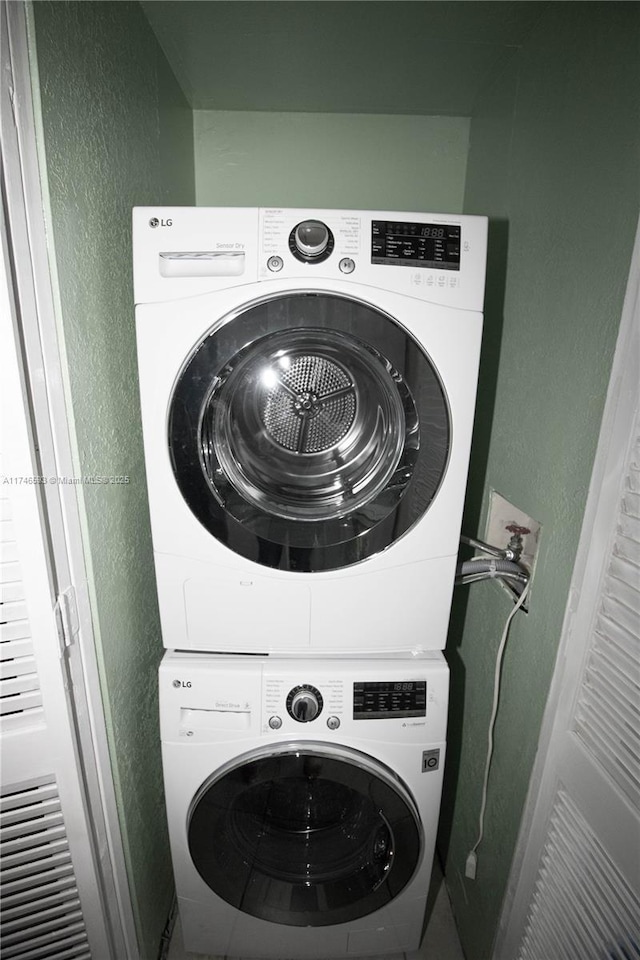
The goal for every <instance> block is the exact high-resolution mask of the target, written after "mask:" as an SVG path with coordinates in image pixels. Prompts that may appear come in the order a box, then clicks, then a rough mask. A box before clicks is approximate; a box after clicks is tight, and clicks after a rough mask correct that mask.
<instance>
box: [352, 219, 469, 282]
mask: <svg viewBox="0 0 640 960" xmlns="http://www.w3.org/2000/svg"><path fill="white" fill-rule="evenodd" d="M461 235H462V234H461V229H460V227H459V226H455V225H454V224H449V223H444V224H440V223H397V222H395V221H391V220H374V221H373V223H372V224H371V263H377V264H388V265H392V266H400V267H414V268H415V267H418V268H421V267H428V268H430V269H432V270H459V269H460V243H461Z"/></svg>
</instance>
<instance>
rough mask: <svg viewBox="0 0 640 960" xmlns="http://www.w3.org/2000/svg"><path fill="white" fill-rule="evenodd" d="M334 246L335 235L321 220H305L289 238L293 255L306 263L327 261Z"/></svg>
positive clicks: (295, 228) (294, 229)
mask: <svg viewBox="0 0 640 960" xmlns="http://www.w3.org/2000/svg"><path fill="white" fill-rule="evenodd" d="M333 246H334V239H333V234H332V233H331V230H330V229H329V227H328V226H327V225H326V223H323V222H322V221H321V220H303V221H302V222H301V223H299V224H298V225H297V226H296V227H294V228H293V230H292V231H291V234H290V236H289V249H290V250H291V253H292V254H293V255H294V257H296V258H297V259H298V260H302V261H303V262H306V263H309V262H310V261H313V262H316V263H318V262H320V261H322V260H326V258H327V257H328V256H329V254H330V253H331V251H332V250H333Z"/></svg>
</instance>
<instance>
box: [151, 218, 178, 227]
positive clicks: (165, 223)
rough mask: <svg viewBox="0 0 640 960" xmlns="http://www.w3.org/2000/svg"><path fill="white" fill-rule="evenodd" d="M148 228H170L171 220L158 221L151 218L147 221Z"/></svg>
mask: <svg viewBox="0 0 640 960" xmlns="http://www.w3.org/2000/svg"><path fill="white" fill-rule="evenodd" d="M149 226H150V227H172V226H173V220H158V218H157V217H151V220H149Z"/></svg>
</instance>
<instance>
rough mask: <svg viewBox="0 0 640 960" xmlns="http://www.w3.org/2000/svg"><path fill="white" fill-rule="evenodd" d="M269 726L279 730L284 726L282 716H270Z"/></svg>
mask: <svg viewBox="0 0 640 960" xmlns="http://www.w3.org/2000/svg"><path fill="white" fill-rule="evenodd" d="M269 726H270V727H271V729H272V730H279V729H280V727H281V726H282V720H281V718H280V717H277V716H273V717H269Z"/></svg>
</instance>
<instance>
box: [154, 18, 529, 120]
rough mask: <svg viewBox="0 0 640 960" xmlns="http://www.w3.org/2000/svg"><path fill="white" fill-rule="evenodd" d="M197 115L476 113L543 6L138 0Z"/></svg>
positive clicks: (448, 114) (435, 114) (441, 114)
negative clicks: (482, 94) (484, 91)
mask: <svg viewBox="0 0 640 960" xmlns="http://www.w3.org/2000/svg"><path fill="white" fill-rule="evenodd" d="M141 5H142V8H143V10H144V13H145V14H146V16H147V19H148V21H149V23H150V24H151V27H152V29H153V31H154V33H155V34H156V36H157V38H158V41H159V43H160V45H161V47H162V49H163V50H164V52H165V55H166V56H167V59H168V60H169V63H170V64H171V67H172V68H173V71H174V73H175V75H176V78H177V80H178V82H179V83H180V85H181V87H182V89H183V91H184V94H185V96H186V97H187V99H188V101H189V103H190V104H191V106H192V108H194V109H202V110H260V111H262V110H271V111H277V112H280V111H303V112H323V113H381V114H384V113H392V114H399V113H400V114H422V115H430V116H469V115H470V114H471V112H472V110H473V104H474V101H475V98H476V96H477V93H478V91H479V89H480V88H481V86H482V85H483V83H484V81H485V80H486V79H487V77H488V76H490V75H491V74H492V73H493V71H494V70H496V69H498V68H499V66H500V64H501V62H503V61H505V60H506V59H507V58H509V57H510V56H511V55H512V54H513V52H514V51H515V50H517V48H518V46H519V45H521V44H522V42H523V40H524V38H525V37H526V35H527V33H528V32H529V31H530V30H531V28H532V26H533V25H534V23H535V22H536V20H537V19H538V18H539V17H540V16H541V14H542V12H543V9H544V7H546V6H547V3H546V2H534V0H528V2H522V0H516V2H511V0H497V2H491V0H468V2H465V0H448V2H444V0H408V2H406V0H248V2H245V0H141Z"/></svg>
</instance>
